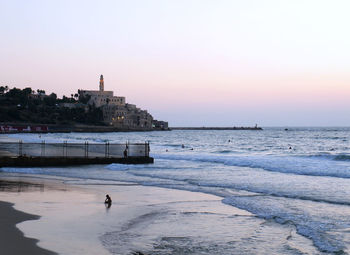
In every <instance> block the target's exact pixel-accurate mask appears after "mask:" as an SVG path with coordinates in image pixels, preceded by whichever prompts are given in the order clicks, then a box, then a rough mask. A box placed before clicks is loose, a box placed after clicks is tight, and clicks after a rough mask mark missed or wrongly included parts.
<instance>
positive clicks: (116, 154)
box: [0, 141, 150, 158]
mask: <svg viewBox="0 0 350 255" xmlns="http://www.w3.org/2000/svg"><path fill="white" fill-rule="evenodd" d="M149 151H150V148H149V143H147V142H145V143H128V142H126V143H124V144H115V143H108V142H107V143H88V142H85V143H68V142H67V141H64V142H63V143H46V142H45V141H42V142H41V143H25V142H22V141H19V142H0V157H19V156H26V157H67V158H69V157H72V158H74V157H75V158H122V157H149Z"/></svg>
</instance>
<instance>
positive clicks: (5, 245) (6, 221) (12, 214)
mask: <svg viewBox="0 0 350 255" xmlns="http://www.w3.org/2000/svg"><path fill="white" fill-rule="evenodd" d="M37 219H39V217H38V216H36V215H31V214H27V213H24V212H21V211H17V210H15V209H14V208H13V204H11V203H7V202H1V201H0V229H1V231H0V247H1V254H9V255H10V254H28V255H31V254H33V255H51V254H55V253H53V252H50V251H48V250H45V249H42V248H40V247H38V246H37V245H36V243H37V242H38V240H36V239H33V238H28V237H25V236H24V235H23V233H22V232H21V231H20V230H19V229H18V228H17V227H16V224H18V223H20V222H22V221H28V220H37Z"/></svg>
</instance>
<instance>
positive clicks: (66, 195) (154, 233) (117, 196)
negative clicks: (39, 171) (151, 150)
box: [0, 175, 316, 254]
mask: <svg viewBox="0 0 350 255" xmlns="http://www.w3.org/2000/svg"><path fill="white" fill-rule="evenodd" d="M1 180H2V183H3V184H4V183H7V184H10V185H2V187H3V188H2V189H1V193H0V196H1V200H2V201H11V202H12V203H14V208H15V209H16V210H18V211H16V212H15V213H14V210H13V209H12V207H11V205H10V204H9V203H7V202H2V203H1V207H0V208H1V212H2V214H3V215H7V216H8V217H10V218H11V220H9V221H7V220H6V221H4V220H3V221H1V229H2V231H1V232H2V236H3V237H6V239H2V240H6V243H7V244H8V246H7V247H6V250H5V251H6V253H5V254H21V253H18V252H17V250H16V249H23V250H25V254H54V253H57V254H134V253H137V252H139V253H140V254H210V253H211V254H213V253H216V254H222V253H225V254H242V253H243V254H249V253H250V252H252V250H250V248H247V247H246V245H245V243H248V242H249V243H250V242H256V244H258V243H259V242H262V243H264V242H268V241H269V239H271V238H273V239H281V240H288V243H289V245H290V246H292V245H296V247H298V246H301V245H302V244H303V242H306V243H308V242H310V241H308V240H307V239H305V238H303V237H301V236H299V235H298V234H296V233H295V230H293V227H292V226H288V225H286V226H285V227H284V228H282V229H281V228H280V227H279V226H278V225H277V224H276V223H274V222H272V221H267V222H266V221H264V220H261V219H258V218H257V217H255V216H254V215H252V214H251V213H249V212H247V211H243V210H240V209H237V208H235V207H232V206H228V205H225V204H223V203H222V202H221V198H220V197H217V196H213V195H208V194H204V193H200V192H189V191H180V190H171V189H164V188H156V187H145V186H140V185H135V184H133V183H116V182H108V183H106V184H104V185H101V184H99V185H94V184H93V181H92V182H91V183H86V182H85V181H84V184H83V185H79V184H78V183H79V180H77V179H69V178H52V177H51V178H50V177H49V178H46V176H34V175H30V176H28V175H26V176H21V175H17V176H11V175H7V176H1ZM4 186H6V187H4ZM106 193H108V194H109V195H110V196H111V197H112V200H113V203H112V205H111V207H110V208H107V207H106V206H105V204H104V197H105V194H106ZM5 209H6V210H5ZM23 212H26V213H23ZM27 213H30V214H33V215H40V216H41V217H40V218H39V217H38V216H33V215H28V214H27ZM17 222H20V223H19V224H17V225H16V226H17V227H18V229H19V230H20V231H22V232H23V233H24V234H25V238H23V237H21V235H20V234H19V233H16V235H14V234H13V235H12V234H11V235H9V234H8V232H7V231H6V232H5V231H3V229H4V228H3V226H4V224H7V228H8V229H11V231H10V232H9V233H13V232H19V231H18V229H17V228H14V225H15V224H16V223H17ZM33 238H34V239H33ZM35 239H37V240H39V242H38V243H37V244H38V246H36V245H35V243H36V242H37V241H36V240H35ZM270 248H271V249H272V250H274V249H275V250H278V249H280V250H281V251H282V247H276V246H275V245H271V247H270ZM50 251H51V252H50ZM269 251H271V250H269ZM256 254H268V252H267V250H266V252H261V251H260V252H258V251H256ZM315 254H316V253H315Z"/></svg>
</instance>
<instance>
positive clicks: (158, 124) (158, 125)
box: [152, 120, 169, 130]
mask: <svg viewBox="0 0 350 255" xmlns="http://www.w3.org/2000/svg"><path fill="white" fill-rule="evenodd" d="M152 127H153V128H154V129H158V130H167V129H169V126H168V122H166V121H161V120H153V122H152Z"/></svg>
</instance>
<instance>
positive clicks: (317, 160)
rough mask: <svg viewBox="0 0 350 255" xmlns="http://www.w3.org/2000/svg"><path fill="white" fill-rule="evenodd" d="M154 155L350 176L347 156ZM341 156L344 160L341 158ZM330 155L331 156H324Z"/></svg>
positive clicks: (285, 171)
mask: <svg viewBox="0 0 350 255" xmlns="http://www.w3.org/2000/svg"><path fill="white" fill-rule="evenodd" d="M154 157H155V159H166V160H186V161H195V162H207V163H216V164H224V165H228V166H239V167H250V168H260V169H263V170H266V171H273V172H280V173H291V174H298V175H311V176H330V177H339V178H350V164H349V163H348V161H349V160H348V159H347V156H345V155H343V156H339V155H338V159H337V156H333V155H322V156H308V157H303V156H302V157H300V156H273V155H229V156H228V155H215V156H214V155H207V154H192V155H191V154H155V155H154ZM344 157H345V158H346V159H347V160H344ZM324 159H332V160H324Z"/></svg>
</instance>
